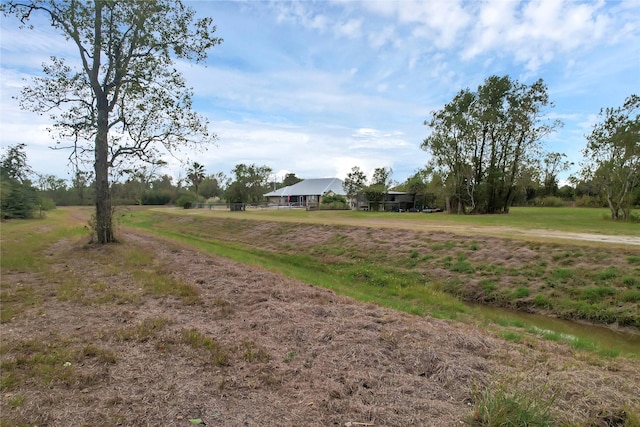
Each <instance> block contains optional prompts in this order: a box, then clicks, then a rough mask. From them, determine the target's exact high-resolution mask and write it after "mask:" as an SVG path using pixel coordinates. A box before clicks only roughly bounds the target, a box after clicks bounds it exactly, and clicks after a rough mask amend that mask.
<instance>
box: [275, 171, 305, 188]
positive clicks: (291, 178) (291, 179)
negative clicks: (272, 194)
mask: <svg viewBox="0 0 640 427" xmlns="http://www.w3.org/2000/svg"><path fill="white" fill-rule="evenodd" d="M300 181H302V178H298V177H297V176H296V174H295V173H288V174H286V175H285V176H284V179H283V180H282V184H281V185H279V186H278V188H282V187H289V186H290V185H293V184H297V183H299V182H300Z"/></svg>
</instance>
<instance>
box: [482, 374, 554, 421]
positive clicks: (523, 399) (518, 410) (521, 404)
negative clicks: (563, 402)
mask: <svg viewBox="0 0 640 427" xmlns="http://www.w3.org/2000/svg"><path fill="white" fill-rule="evenodd" d="M474 396H475V405H474V407H473V415H472V418H471V420H470V423H471V424H472V425H474V426H487V427H493V426H495V427H498V426H552V425H555V422H554V420H553V418H552V417H551V414H550V410H551V406H552V405H553V402H554V401H555V393H553V391H552V390H551V389H550V388H549V387H548V386H542V387H539V388H537V389H536V388H532V387H530V386H529V387H525V386H523V384H522V383H521V380H516V381H515V383H514V384H511V383H508V382H507V381H506V380H503V381H500V382H497V383H494V384H492V385H490V386H487V387H485V388H483V389H476V390H474Z"/></svg>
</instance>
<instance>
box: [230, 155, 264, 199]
mask: <svg viewBox="0 0 640 427" xmlns="http://www.w3.org/2000/svg"><path fill="white" fill-rule="evenodd" d="M232 172H233V174H234V176H235V179H234V181H233V182H231V184H230V185H229V187H228V188H227V199H228V201H229V202H230V203H260V202H261V201H262V200H263V197H264V194H265V193H267V192H268V191H269V176H270V175H271V172H272V171H271V168H270V167H268V166H256V165H255V164H250V165H246V164H244V163H240V164H238V165H236V167H235V168H234V169H233V171H232Z"/></svg>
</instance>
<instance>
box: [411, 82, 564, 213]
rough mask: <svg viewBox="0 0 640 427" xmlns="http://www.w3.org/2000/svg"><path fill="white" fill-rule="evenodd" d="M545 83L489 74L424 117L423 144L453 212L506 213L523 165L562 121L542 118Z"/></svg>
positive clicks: (546, 97)
mask: <svg viewBox="0 0 640 427" xmlns="http://www.w3.org/2000/svg"><path fill="white" fill-rule="evenodd" d="M550 106H552V104H551V103H550V101H549V97H548V94H547V88H546V86H545V85H544V83H543V82H542V80H538V81H536V82H534V83H533V84H531V85H530V86H528V85H525V84H521V83H519V82H517V81H514V80H511V79H510V78H509V77H508V76H504V77H498V76H491V77H489V78H487V79H486V80H485V82H484V84H482V85H480V86H479V87H478V89H477V91H474V92H473V91H471V90H470V89H464V90H462V91H460V92H459V93H458V94H457V95H456V96H455V97H454V98H453V100H452V101H451V102H450V103H448V104H446V105H445V106H444V107H443V108H442V109H441V110H439V111H435V112H433V113H432V116H431V118H430V119H429V120H426V121H425V122H424V123H425V125H428V126H429V127H430V128H431V134H430V135H429V136H428V137H427V138H426V139H425V140H424V142H423V143H422V145H421V147H422V149H424V150H426V151H428V152H430V153H431V155H432V158H433V160H432V161H433V166H434V168H435V169H436V170H437V171H438V172H440V173H441V174H442V175H443V176H444V183H445V185H446V197H447V206H448V208H449V209H451V205H453V206H455V211H456V212H458V213H466V212H472V213H501V212H504V213H508V212H509V207H510V206H511V204H512V202H513V200H514V198H515V196H516V186H517V182H518V178H519V174H520V172H521V170H522V168H523V165H526V164H527V163H530V162H532V161H533V159H534V158H535V157H536V155H537V153H538V152H539V149H540V143H541V140H542V138H543V137H544V136H546V135H547V134H548V133H550V132H552V131H553V130H554V129H555V128H556V127H558V126H560V125H561V123H560V122H558V121H555V122H548V121H545V120H544V119H543V118H544V115H545V114H546V107H550Z"/></svg>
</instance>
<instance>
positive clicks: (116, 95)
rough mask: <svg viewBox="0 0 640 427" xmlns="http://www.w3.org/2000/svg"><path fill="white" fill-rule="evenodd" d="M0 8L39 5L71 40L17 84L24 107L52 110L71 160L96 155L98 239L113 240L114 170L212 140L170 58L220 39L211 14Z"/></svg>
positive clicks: (140, 8) (95, 6)
mask: <svg viewBox="0 0 640 427" xmlns="http://www.w3.org/2000/svg"><path fill="white" fill-rule="evenodd" d="M0 7H1V8H2V11H3V12H4V13H5V15H8V14H11V15H15V16H16V17H18V18H19V19H20V21H21V22H22V23H23V24H26V23H28V22H29V21H30V18H31V17H32V15H34V14H35V13H43V14H44V15H45V16H47V17H48V18H49V22H50V23H51V25H52V26H53V27H54V28H55V29H56V30H58V31H59V32H60V34H61V35H62V36H64V38H65V39H66V40H67V42H69V43H72V44H73V45H75V47H76V48H77V53H78V54H77V56H76V57H75V58H73V60H71V58H58V57H52V58H51V62H50V63H49V64H45V65H44V66H43V76H42V77H37V78H35V79H34V81H33V82H32V84H31V85H30V86H28V87H25V88H24V89H23V91H22V96H21V106H22V107H23V108H25V109H28V110H32V111H35V112H39V113H44V114H49V115H50V119H51V122H52V123H53V126H52V128H51V129H50V131H51V133H52V136H53V137H54V138H55V139H56V142H57V144H58V147H62V148H70V149H71V155H70V159H71V160H73V161H74V162H75V163H76V165H78V166H79V165H80V164H81V163H82V162H85V161H86V162H89V163H93V165H94V171H95V177H94V178H95V198H96V230H95V231H96V234H97V240H98V242H100V243H108V242H112V241H114V239H115V237H114V232H113V224H112V217H111V215H112V212H111V197H110V191H109V190H110V189H109V177H110V175H109V173H110V171H111V170H112V169H114V168H118V167H123V165H125V164H127V163H130V162H138V161H143V162H149V163H155V162H158V161H159V160H160V158H161V156H162V155H163V154H164V153H166V152H167V151H169V152H174V151H176V150H178V149H180V148H183V147H185V146H190V147H192V148H198V147H203V146H204V147H206V145H207V144H209V143H212V142H213V141H214V140H215V135H213V134H210V133H209V130H208V122H207V120H206V119H204V118H203V117H201V116H200V115H198V114H197V113H195V112H194V111H193V110H192V91H191V89H189V88H188V87H187V86H186V82H185V81H184V79H183V77H182V75H181V74H180V73H179V72H178V71H177V69H176V67H175V64H174V62H175V61H176V60H178V59H179V60H188V61H196V62H199V61H202V60H204V59H205V58H206V57H207V52H208V50H209V49H210V48H212V47H213V46H215V45H217V44H219V43H221V42H222V39H220V38H217V37H214V33H215V31H216V27H215V25H213V20H212V18H210V17H205V18H202V19H195V12H194V11H193V9H191V8H188V7H185V6H184V5H183V4H182V3H181V2H180V1H175V0H155V1H152V0H121V1H119V0H111V1H105V0H92V1H91V0H72V1H68V2H61V1H57V0H39V1H37V0H31V1H24V2H23V1H16V0H13V1H9V2H7V3H3V4H2V5H1V6H0ZM68 60H69V61H68Z"/></svg>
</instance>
